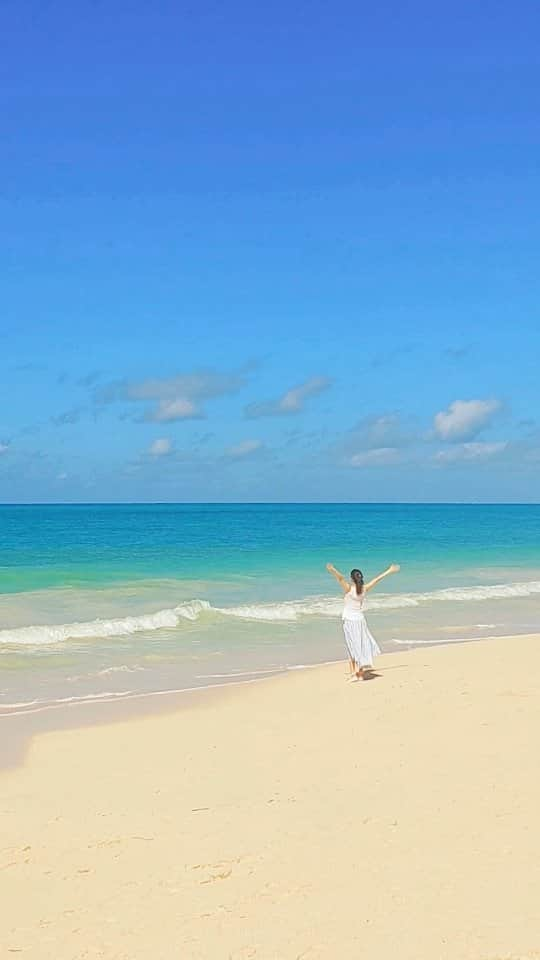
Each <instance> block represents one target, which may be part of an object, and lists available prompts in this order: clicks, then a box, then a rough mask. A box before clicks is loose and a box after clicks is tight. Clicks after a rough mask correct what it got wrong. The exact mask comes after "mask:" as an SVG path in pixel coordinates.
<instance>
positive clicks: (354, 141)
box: [0, 0, 540, 502]
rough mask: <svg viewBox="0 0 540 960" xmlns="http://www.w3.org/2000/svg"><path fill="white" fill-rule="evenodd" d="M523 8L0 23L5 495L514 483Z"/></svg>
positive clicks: (58, 8) (491, 489)
mask: <svg viewBox="0 0 540 960" xmlns="http://www.w3.org/2000/svg"><path fill="white" fill-rule="evenodd" d="M539 28H540V12H539V9H538V5H537V4H536V3H533V2H518V3H516V4H513V5H508V4H506V3H499V2H491V3H478V4H471V3H464V2H461V0H458V2H454V3H452V4H449V3H446V4H439V5H433V4H432V3H427V2H412V3H409V4H403V3H398V2H395V3H390V2H388V0H381V2H380V3H379V4H377V5H374V4H367V3H344V2H339V0H338V2H336V3H333V4H326V3H325V4H322V3H318V2H317V0H315V2H310V3H309V4H308V3H302V2H300V3H297V4H294V5H291V4H288V3H287V4H286V3H283V2H276V3H273V4H267V5H266V6H265V7H263V6H262V5H258V4H248V3H247V2H245V3H239V2H231V3H229V4H214V3H207V2H205V0H201V2H199V3H197V4H187V3H185V4H184V3H178V2H174V3H172V2H167V0H162V2H159V3H157V4H148V3H146V2H142V0H131V2H129V3H128V2H125V3H124V2H121V0H119V2H114V3H104V2H99V0H94V2H78V0H75V2H73V0H72V2H70V3H67V2H64V0H49V2H44V0H41V2H39V3H37V2H33V0H27V2H25V3H18V2H13V0H6V2H5V3H3V4H2V8H1V11H0V29H1V31H2V35H3V37H4V38H7V41H8V42H7V44H5V51H4V53H5V55H4V57H3V62H2V64H1V65H0V73H1V81H2V82H1V85H0V90H1V92H0V99H1V111H2V118H3V120H2V141H3V143H2V150H1V152H0V172H1V190H0V258H1V262H2V266H3V269H2V304H1V314H0V350H1V357H2V378H1V381H0V394H1V401H2V402H1V413H0V500H1V501H4V502H12V501H49V500H51V501H63V500H82V501H92V500H128V501H129V500H323V501H324V500H397V501H399V500H473V501H474V500H488V501H491V500H494V501H497V500H503V501H510V500H520V501H521V500H524V501H527V500H533V501H538V500H539V499H540V497H539V493H538V491H539V480H540V418H539V408H540V403H539V401H540V387H539V378H538V356H539V346H540V333H539V330H540V324H539V306H538V304H539V293H540V271H539V270H538V254H539V249H538V248H539V244H538V239H539V231H538V224H539V222H540V176H539V169H540V167H539V159H540V157H539V139H540V136H539V127H538V89H539V88H540V68H539V64H538V54H537V37H538V30H539Z"/></svg>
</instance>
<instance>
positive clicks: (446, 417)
mask: <svg viewBox="0 0 540 960" xmlns="http://www.w3.org/2000/svg"><path fill="white" fill-rule="evenodd" d="M500 408H501V404H500V401H499V400H454V402H453V403H451V404H450V406H449V407H448V409H447V410H441V411H440V412H439V413H437V414H436V415H435V420H434V427H435V433H436V435H437V436H438V437H439V438H440V439H441V440H472V439H473V438H474V437H475V436H476V435H477V434H478V433H480V431H481V430H483V429H484V427H486V426H487V425H488V424H489V423H490V422H491V420H492V419H493V417H494V415H495V414H496V413H497V411H498V410H500Z"/></svg>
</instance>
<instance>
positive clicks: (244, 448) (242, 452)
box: [225, 440, 263, 460]
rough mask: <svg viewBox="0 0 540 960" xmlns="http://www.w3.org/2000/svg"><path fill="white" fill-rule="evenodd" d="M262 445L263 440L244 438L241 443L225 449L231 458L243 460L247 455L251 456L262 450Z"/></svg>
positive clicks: (227, 455)
mask: <svg viewBox="0 0 540 960" xmlns="http://www.w3.org/2000/svg"><path fill="white" fill-rule="evenodd" d="M262 447H263V443H262V440H242V441H241V442H240V443H237V444H235V446H233V447H228V449H227V450H225V456H226V457H228V458H229V459H230V460H243V459H244V458H245V457H250V456H252V455H253V454H254V453H257V452H258V451H259V450H262Z"/></svg>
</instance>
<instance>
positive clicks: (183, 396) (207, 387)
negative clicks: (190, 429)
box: [95, 370, 247, 423]
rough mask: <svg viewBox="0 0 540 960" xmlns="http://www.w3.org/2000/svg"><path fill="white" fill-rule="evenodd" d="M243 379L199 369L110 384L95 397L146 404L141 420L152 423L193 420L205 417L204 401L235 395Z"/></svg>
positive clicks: (238, 375) (104, 400)
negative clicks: (170, 375) (176, 374)
mask: <svg viewBox="0 0 540 960" xmlns="http://www.w3.org/2000/svg"><path fill="white" fill-rule="evenodd" d="M246 378H247V375H246V372H242V373H231V374H223V373H217V372H216V371H214V370H200V371H196V372H194V373H186V374H179V375H178V376H175V377H163V378H159V377H153V378H148V379H146V380H138V381H133V382H116V383H110V384H108V385H107V386H105V387H102V388H101V389H99V390H97V391H96V392H95V397H96V400H98V402H100V403H116V402H119V401H124V402H125V401H128V402H132V403H145V404H146V409H145V412H144V417H143V419H145V420H149V421H152V422H157V423H169V422H172V421H175V420H194V419H199V418H201V417H204V416H205V411H204V401H205V400H211V399H214V398H216V397H222V396H225V395H227V394H232V393H236V392H237V391H238V390H240V389H241V387H242V386H243V385H244V383H245V382H246Z"/></svg>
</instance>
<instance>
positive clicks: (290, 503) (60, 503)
mask: <svg viewBox="0 0 540 960" xmlns="http://www.w3.org/2000/svg"><path fill="white" fill-rule="evenodd" d="M158 506H164V507H242V506H251V507H265V506H268V507H309V506H316V507H325V506H327V507H339V506H358V507H361V506H364V507H538V506H540V500H20V501H1V502H0V508H2V507H158Z"/></svg>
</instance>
